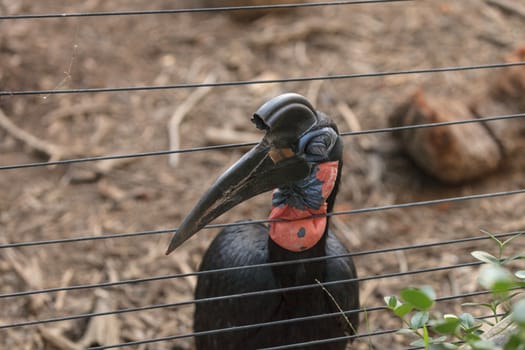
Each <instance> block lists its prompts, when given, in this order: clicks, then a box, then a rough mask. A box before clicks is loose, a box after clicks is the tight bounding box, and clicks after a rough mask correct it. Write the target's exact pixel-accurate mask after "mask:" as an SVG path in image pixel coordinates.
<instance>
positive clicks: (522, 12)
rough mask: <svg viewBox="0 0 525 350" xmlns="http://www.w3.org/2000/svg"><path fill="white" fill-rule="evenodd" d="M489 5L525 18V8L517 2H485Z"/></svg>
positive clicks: (490, 0) (492, 0)
mask: <svg viewBox="0 0 525 350" xmlns="http://www.w3.org/2000/svg"><path fill="white" fill-rule="evenodd" d="M485 2H486V3H487V4H489V5H492V6H496V7H499V8H500V9H501V10H503V11H506V12H510V13H513V14H515V15H517V16H519V17H521V18H525V6H524V5H523V4H522V3H520V2H519V1H516V0H485Z"/></svg>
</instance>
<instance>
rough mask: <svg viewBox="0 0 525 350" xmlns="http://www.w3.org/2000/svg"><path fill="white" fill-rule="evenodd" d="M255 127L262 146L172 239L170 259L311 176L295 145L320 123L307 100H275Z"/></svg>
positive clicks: (259, 113) (216, 188) (259, 115)
mask: <svg viewBox="0 0 525 350" xmlns="http://www.w3.org/2000/svg"><path fill="white" fill-rule="evenodd" d="M252 121H253V122H254V123H255V125H256V127H257V128H259V129H263V130H265V131H266V135H265V136H264V138H263V140H262V141H261V142H260V143H259V144H258V145H257V146H255V147H254V148H253V149H251V150H250V151H249V152H248V153H246V154H245V155H244V156H243V157H242V158H241V159H239V160H238V161H237V162H236V163H235V164H233V165H232V166H231V167H230V168H229V169H228V170H227V171H226V172H225V173H224V174H222V175H221V176H220V177H219V178H218V179H217V181H215V183H214V184H213V185H212V186H211V188H210V189H208V191H207V192H206V193H205V194H204V195H203V196H202V198H201V199H200V200H199V202H198V203H197V204H196V205H195V207H194V208H193V209H192V211H191V212H190V213H189V214H188V216H186V218H185V219H184V220H183V222H182V223H181V225H180V226H179V228H178V229H177V232H176V233H175V235H174V236H173V237H172V239H171V242H170V244H169V247H168V250H167V251H166V254H169V253H171V252H172V251H173V250H175V248H177V247H178V246H180V245H181V244H182V243H183V242H184V241H186V240H187V239H188V238H190V237H191V236H193V235H194V234H195V233H196V232H198V231H199V230H200V229H202V228H203V227H204V226H205V225H206V224H208V223H209V222H211V221H212V220H213V219H215V218H217V217H218V216H220V215H221V214H223V213H225V212H226V211H228V210H230V209H231V208H233V207H234V206H236V205H237V204H239V203H241V202H243V201H245V200H247V199H249V198H252V197H254V196H256V195H258V194H261V193H263V192H267V191H269V190H272V189H274V188H276V187H279V186H282V185H285V184H288V183H291V182H294V181H298V180H301V179H303V178H305V177H306V176H308V175H309V173H310V165H309V164H308V162H306V161H305V160H304V158H303V157H301V155H298V154H297V153H296V152H297V147H296V145H297V142H298V140H299V138H300V137H301V136H302V135H303V134H304V133H306V132H307V131H309V130H311V129H312V128H313V127H314V126H316V125H317V124H318V123H319V116H318V114H317V112H316V111H315V109H314V108H313V107H312V105H311V104H310V103H309V102H308V101H307V100H306V99H305V98H304V97H303V96H301V95H297V94H284V95H280V96H278V97H275V98H273V99H271V100H269V101H268V102H266V103H265V104H264V105H262V106H261V107H260V108H259V110H258V111H257V112H256V113H255V114H254V116H253V119H252Z"/></svg>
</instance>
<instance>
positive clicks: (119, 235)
mask: <svg viewBox="0 0 525 350" xmlns="http://www.w3.org/2000/svg"><path fill="white" fill-rule="evenodd" d="M522 193H525V189H519V190H513V191H503V192H492V193H483V194H473V195H467V196H461V197H448V198H442V199H432V200H428V201H419V202H408V203H401V204H391V205H383V206H377V207H367V208H360V209H351V210H344V211H337V212H332V213H327V214H324V215H312V216H311V218H316V217H320V216H339V215H354V214H364V213H371V212H377V211H385V210H392V209H402V208H411V207H421V206H430V205H436V204H444V203H456V202H463V201H467V200H474V199H487V198H495V197H503V196H511V195H518V194H522ZM282 221H285V220H279V219H273V220H270V219H261V220H251V221H238V222H234V223H224V224H210V225H206V226H204V227H203V229H212V228H225V227H232V226H242V225H253V224H266V223H272V222H282ZM176 231H177V228H173V229H164V230H151V231H139V232H132V233H117V234H109V235H101V236H83V237H73V238H64V239H52V240H42V241H29V242H18V243H7V244H1V245H0V249H6V248H20V247H33V246H41V245H48V244H59V243H60V244H61V243H73V242H85V241H95V240H104V239H116V238H124V237H128V238H129V237H138V236H146V235H156V234H165V233H169V232H176Z"/></svg>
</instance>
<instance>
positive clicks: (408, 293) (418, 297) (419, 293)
mask: <svg viewBox="0 0 525 350" xmlns="http://www.w3.org/2000/svg"><path fill="white" fill-rule="evenodd" d="M401 298H402V299H403V300H404V301H405V302H406V303H408V304H410V305H412V306H413V307H414V308H416V309H418V310H422V311H424V310H428V309H430V307H432V304H434V298H435V295H434V293H433V291H432V294H431V293H429V290H428V289H427V290H423V289H420V288H406V289H403V290H402V291H401Z"/></svg>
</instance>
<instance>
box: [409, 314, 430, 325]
mask: <svg viewBox="0 0 525 350" xmlns="http://www.w3.org/2000/svg"><path fill="white" fill-rule="evenodd" d="M427 322H428V312H426V311H419V312H416V313H415V314H414V316H412V318H411V319H410V328H412V329H418V328H421V327H423V326H424V325H425V323H427Z"/></svg>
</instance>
